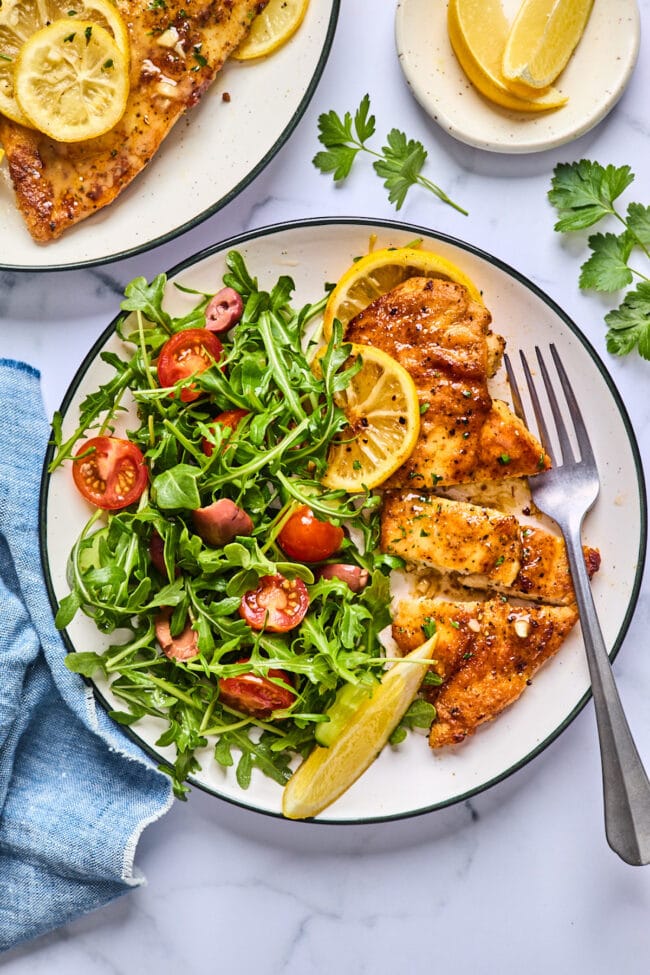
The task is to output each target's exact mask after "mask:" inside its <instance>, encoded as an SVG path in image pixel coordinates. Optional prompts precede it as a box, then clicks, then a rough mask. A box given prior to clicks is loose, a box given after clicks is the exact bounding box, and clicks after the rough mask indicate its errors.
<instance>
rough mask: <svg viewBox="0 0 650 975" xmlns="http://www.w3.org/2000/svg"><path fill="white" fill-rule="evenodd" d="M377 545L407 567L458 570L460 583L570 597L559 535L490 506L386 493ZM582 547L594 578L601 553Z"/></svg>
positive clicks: (558, 600)
mask: <svg viewBox="0 0 650 975" xmlns="http://www.w3.org/2000/svg"><path fill="white" fill-rule="evenodd" d="M380 545H381V550H382V552H386V553H388V554H390V555H397V556H399V558H401V559H404V561H405V562H406V564H407V566H408V567H409V568H413V569H416V570H423V569H424V570H431V569H433V570H435V571H436V572H441V573H455V574H457V575H458V576H459V581H460V582H461V583H462V584H463V585H465V586H471V587H473V588H479V589H492V590H495V591H497V592H503V593H507V594H508V595H510V596H518V597H521V598H527V599H535V600H540V601H543V602H546V603H551V604H564V605H566V604H568V603H571V602H573V601H574V599H575V596H574V592H573V585H572V583H571V573H570V570H569V563H568V560H567V555H566V546H565V544H564V540H563V539H562V538H561V537H560V536H559V535H554V534H551V532H548V531H545V530H544V529H543V528H541V527H538V526H535V525H530V524H521V523H520V522H519V521H518V520H517V519H516V518H515V517H514V515H511V514H504V513H502V512H501V511H497V510H495V509H494V508H489V507H484V506H480V505H475V504H469V503H467V502H464V501H454V500H450V499H448V498H442V497H438V496H436V495H434V494H422V493H420V492H417V491H387V492H386V493H385V495H384V498H383V505H382V513H381V542H380ZM584 552H585V561H586V564H587V568H588V570H589V575H590V578H591V576H593V574H594V572H596V571H597V569H598V567H599V565H600V555H599V553H598V551H597V550H596V549H592V548H587V547H585V549H584Z"/></svg>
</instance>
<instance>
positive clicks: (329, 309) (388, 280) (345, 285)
mask: <svg viewBox="0 0 650 975" xmlns="http://www.w3.org/2000/svg"><path fill="white" fill-rule="evenodd" d="M412 277H426V278H443V279H444V280H445V281H455V282H456V283H457V284H463V285H464V286H465V287H466V288H467V290H468V291H469V293H470V294H471V296H472V298H473V299H474V300H475V301H479V302H481V303H482V298H481V294H480V291H479V290H478V288H477V287H476V285H475V284H474V282H473V281H472V280H471V279H470V278H469V277H468V276H467V275H466V274H465V273H464V272H463V271H461V269H460V268H459V267H456V265H455V264H453V263H452V262H451V261H449V260H447V258H446V257H442V255H441V254H436V253H435V252H434V251H428V250H424V249H423V248H422V249H421V248H419V247H385V248H382V249H381V250H377V251H372V252H371V253H370V254H366V255H365V257H362V258H360V259H359V260H358V261H356V262H355V263H354V264H352V266H351V267H349V268H348V270H347V271H346V272H345V274H344V275H343V276H342V277H341V279H340V280H339V282H338V283H337V285H336V287H335V288H334V290H333V291H332V293H331V295H330V296H329V299H328V302H327V305H326V306H325V312H324V314H323V334H324V335H325V338H329V337H330V335H331V334H332V322H333V321H334V319H335V318H338V319H339V321H340V322H341V324H342V325H343V332H344V333H345V329H346V327H347V325H348V322H350V321H351V320H352V319H353V318H354V316H355V315H358V314H359V312H361V311H363V309H364V308H367V307H368V305H369V304H370V303H371V302H372V301H374V300H375V298H379V297H380V296H381V295H385V294H386V293H387V292H388V291H391V290H392V288H395V287H397V285H398V284H401V283H402V281H406V279H407V278H412Z"/></svg>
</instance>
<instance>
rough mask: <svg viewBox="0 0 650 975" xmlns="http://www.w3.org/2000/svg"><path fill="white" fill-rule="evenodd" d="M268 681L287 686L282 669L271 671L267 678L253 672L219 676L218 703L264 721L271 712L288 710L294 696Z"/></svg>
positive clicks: (285, 689)
mask: <svg viewBox="0 0 650 975" xmlns="http://www.w3.org/2000/svg"><path fill="white" fill-rule="evenodd" d="M239 663H248V660H240V661H239ZM270 678H275V679H276V680H281V681H283V682H284V683H285V684H290V683H291V679H290V677H289V675H288V674H287V673H285V671H284V670H275V669H271V670H269V671H268V677H262V676H260V675H259V674H253V673H245V674H239V676H238V677H221V678H220V680H219V700H220V701H221V702H222V703H223V704H226V705H228V707H231V708H234V709H235V711H243V713H244V714H250V715H252V716H253V717H255V718H268V717H269V715H270V714H272V712H273V711H279V710H281V709H284V708H290V707H291V705H292V704H293V702H294V701H295V699H296V695H295V693H294V692H293V691H290V690H289V688H287V687H280V685H279V684H274V683H273V680H271V679H270Z"/></svg>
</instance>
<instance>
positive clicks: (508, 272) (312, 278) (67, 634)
mask: <svg viewBox="0 0 650 975" xmlns="http://www.w3.org/2000/svg"><path fill="white" fill-rule="evenodd" d="M416 238H420V239H421V241H422V246H423V247H426V248H428V249H430V250H433V251H436V252H437V253H438V254H440V255H442V256H443V257H445V258H447V259H448V260H450V261H452V262H453V263H454V264H456V265H457V266H458V267H460V268H461V269H462V270H463V271H464V272H465V274H467V275H468V276H469V277H470V278H471V279H472V281H473V282H474V283H475V284H476V286H477V287H478V289H479V290H480V292H481V293H482V295H483V298H484V301H485V304H486V306H487V307H488V309H489V310H490V312H491V315H492V321H493V326H492V327H493V328H494V329H495V331H497V332H498V333H500V334H501V335H503V336H504V337H505V339H506V342H507V347H508V348H509V350H510V351H513V350H515V349H517V348H520V349H522V350H524V351H525V352H527V353H529V352H531V351H532V350H533V349H534V346H535V345H537V344H542V345H543V344H546V343H547V342H553V343H554V344H555V345H556V347H557V349H558V351H559V353H560V355H561V357H562V359H563V361H564V365H565V367H566V369H567V372H568V374H569V376H570V378H571V380H572V382H573V384H574V386H575V390H576V395H577V397H578V399H579V401H580V403H581V406H582V409H583V412H584V415H585V421H586V424H587V427H588V430H589V432H590V435H591V437H592V440H593V446H594V451H595V455H596V458H597V462H598V468H599V472H600V478H601V493H600V497H599V499H598V501H597V503H596V505H595V507H594V508H593V510H592V511H591V512H590V514H589V515H588V517H587V519H586V521H585V529H584V531H585V535H584V538H585V542H586V543H588V544H590V545H593V546H595V547H597V548H599V550H600V552H601V556H602V566H601V569H600V571H599V572H598V573H597V575H596V576H595V577H594V580H593V592H594V598H595V602H596V606H597V609H598V611H599V616H600V620H601V623H602V627H603V631H604V636H605V641H606V645H607V647H608V649H609V652H610V654H611V656H612V658H613V657H614V656H615V655H616V654H617V653H618V651H619V649H620V647H621V644H622V641H623V638H624V636H625V633H626V631H627V628H628V626H629V623H630V620H631V618H632V614H633V612H634V608H635V605H636V601H637V597H638V594H639V587H640V583H641V577H642V572H643V565H644V560H645V553H646V530H647V511H646V501H645V488H644V477H643V471H642V466H641V461H640V457H639V451H638V447H637V443H636V440H635V436H634V433H633V431H632V428H631V425H630V421H629V418H628V415H627V412H626V410H625V407H624V405H623V402H622V400H621V398H620V396H619V394H618V392H617V390H616V387H615V386H614V384H613V382H612V380H611V378H610V377H609V375H608V373H607V370H606V368H605V366H604V365H603V363H602V361H601V360H600V359H599V357H598V355H597V354H596V352H595V350H594V349H593V348H592V346H591V345H590V344H589V342H588V340H587V339H586V337H585V336H584V335H583V334H582V333H581V331H580V330H579V329H578V327H577V326H576V325H575V324H574V323H573V322H572V321H571V320H570V319H569V318H568V316H567V315H566V314H565V313H564V312H563V311H562V309H561V308H560V307H558V305H557V304H556V303H555V302H554V301H553V300H552V298H550V297H549V296H548V295H546V294H545V293H544V292H542V291H541V290H540V289H539V288H538V287H537V286H536V285H535V284H533V283H532V282H531V281H529V280H527V279H526V278H525V277H524V276H523V275H521V274H519V273H518V272H517V271H516V270H515V269H513V268H512V267H509V266H508V265H506V264H504V263H503V262H502V261H500V260H499V259H498V258H496V257H494V256H491V255H490V254H487V253H485V252H484V251H481V250H479V249H477V248H475V247H473V246H472V245H471V244H468V243H464V242H462V241H459V240H456V239H454V238H451V237H448V236H444V235H442V234H437V233H434V232H432V231H430V230H427V229H426V228H422V227H417V226H412V225H409V224H404V223H397V222H394V221H377V220H374V221H373V220H365V219H352V218H327V219H326V218H323V219H315V220H306V221H300V222H295V223H287V224H279V225H275V226H272V227H266V228H263V229H260V230H256V231H254V232H251V233H248V234H245V235H242V236H239V237H236V238H233V239H231V240H228V241H225V242H222V243H220V244H217V245H215V246H213V247H211V248H210V249H209V250H206V251H203V252H202V253H200V254H198V255H196V256H194V257H192V258H190V259H188V260H186V261H184V262H183V263H182V264H179V265H177V266H176V267H175V268H173V269H172V270H171V271H170V272H169V273H168V285H167V291H166V298H165V303H166V307H167V309H168V310H169V311H170V312H171V313H172V314H174V315H181V314H183V313H185V312H186V311H188V310H189V307H190V303H192V302H193V301H194V298H193V296H192V295H191V294H188V292H187V291H186V290H179V289H177V288H175V287H174V285H175V284H180V285H182V286H183V289H188V288H189V289H196V290H198V291H206V292H214V291H216V290H218V288H219V287H220V284H221V279H222V275H223V273H224V269H225V257H226V255H227V253H228V252H229V251H230V250H232V249H237V250H239V251H240V252H241V253H242V254H243V255H244V257H245V260H246V262H247V265H248V267H249V269H250V270H251V272H252V273H253V274H254V275H257V276H258V277H259V279H260V286H261V287H263V288H265V287H270V286H272V284H273V283H274V282H275V281H276V280H277V278H278V277H279V276H280V275H282V274H289V275H291V277H292V278H293V279H294V282H295V286H296V291H295V296H294V302H293V303H294V306H295V307H300V305H301V304H303V303H307V302H310V301H314V300H316V299H317V298H319V297H320V296H321V295H322V294H323V286H324V283H325V282H328V281H335V280H337V279H338V278H340V277H341V275H342V274H343V272H344V271H345V270H346V269H347V268H348V267H349V266H350V264H351V263H352V262H353V261H354V259H355V258H357V257H358V256H360V255H362V254H364V253H366V252H367V251H368V250H369V248H370V247H371V246H374V247H376V248H379V247H398V246H401V245H405V244H408V243H411V242H412V241H413V240H414V239H416ZM118 348H119V340H118V339H117V337H116V335H115V322H112V323H111V324H110V325H108V327H107V328H106V330H105V332H104V334H103V335H102V336H101V337H100V338H99V340H98V342H97V343H96V345H95V346H94V347H93V348H92V349H91V350H90V352H89V353H88V355H87V356H86V358H85V360H84V361H83V363H82V365H81V366H80V368H79V370H78V372H77V374H76V376H75V378H74V379H73V381H72V383H71V385H70V388H69V390H68V392H67V394H66V396H65V398H64V401H63V403H62V406H61V413H62V417H63V432H64V435H65V434H68V435H69V434H70V433H72V432H73V431H74V429H75V428H76V425H77V419H78V412H79V406H80V403H81V401H82V400H83V398H84V397H85V396H86V395H87V394H88V393H89V392H91V391H92V390H94V389H96V388H97V386H98V385H99V384H100V383H101V382H103V381H105V379H106V378H107V376H108V375H110V372H111V371H110V369H109V367H108V366H107V365H106V363H105V362H104V361H103V360H102V358H101V353H102V352H103V351H116V350H117V349H118ZM504 388H505V386H504ZM501 394H503V395H507V391H506V392H505V393H503V390H502V391H501V392H500V393H499V395H501ZM49 459H51V454H50V456H49V457H48V460H49ZM46 466H47V465H46ZM40 503H41V547H42V555H43V565H44V567H45V572H46V579H47V585H48V589H49V594H50V598H51V602H52V605H53V607H56V606H57V605H58V603H59V602H60V600H61V599H62V598H64V597H65V595H66V594H67V593H68V585H67V582H66V566H67V561H68V555H69V548H70V540H71V539H72V538H74V537H76V535H77V534H78V533H79V531H80V530H81V528H82V526H83V525H84V524H85V522H86V521H87V518H88V515H89V509H88V506H87V504H86V503H85V502H84V501H83V499H82V498H81V497H80V496H79V495H78V494H77V492H76V490H75V488H74V486H73V483H72V477H71V474H70V469H69V466H67V465H66V466H63V467H60V468H58V469H57V470H56V471H55V472H54V473H53V474H47V473H46V474H44V476H43V481H42V488H41V499H40ZM63 638H64V641H65V644H66V647H67V649H68V651H70V652H74V651H76V650H85V651H87V650H93V649H95V650H101V648H102V647H103V646H105V645H106V640H107V638H106V637H105V636H102V635H101V634H100V633H99V632H98V631H97V630H96V628H95V626H94V624H93V623H92V622H91V621H90V620H89V619H87V618H86V617H84V616H83V615H82V614H77V616H76V617H75V619H74V620H73V622H72V623H71V624H70V625H69V626H68V628H67V630H66V631H64V633H63ZM629 652H634V648H629ZM94 687H95V694H96V697H97V699H98V701H99V703H100V706H107V707H109V708H111V707H114V706H117V705H116V702H115V701H114V700H113V699H112V697H111V692H110V690H109V688H108V687H107V686H106V684H105V683H104V682H102V681H95V682H94ZM589 696H590V683H589V675H588V670H587V665H586V660H585V656H584V648H583V645H582V638H581V635H580V630H579V626H576V627H575V628H574V629H573V630H572V632H571V633H570V635H569V636H568V638H567V639H566V640H565V642H564V644H563V645H562V647H561V649H560V651H559V652H558V653H557V655H556V656H555V657H553V658H552V659H551V660H549V661H548V662H547V663H546V664H545V665H544V666H543V667H542V669H541V670H540V671H539V672H538V673H537V674H536V675H535V677H534V679H533V681H532V684H531V686H530V687H528V688H527V689H526V691H525V692H524V694H523V695H522V696H521V698H520V699H519V700H518V701H517V702H515V703H514V704H513V705H512V706H511V707H509V708H508V709H507V710H506V711H505V712H504V713H502V714H501V715H500V716H499V717H498V718H497V719H496V720H494V721H493V722H491V723H489V724H485V725H483V726H482V727H481V728H479V730H478V731H477V733H476V734H475V735H474V736H472V737H471V738H468V739H467V740H466V741H465V742H463V743H462V744H461V745H458V746H453V747H449V748H445V749H441V750H439V751H434V752H432V751H431V750H430V749H429V747H428V743H427V740H426V737H423V736H422V735H419V734H417V733H411V734H409V736H408V737H407V739H406V741H405V742H403V743H402V744H400V745H398V746H394V747H393V746H389V747H386V748H385V749H384V751H383V752H382V753H381V755H380V756H379V758H378V759H377V760H376V761H375V762H374V763H373V764H372V765H371V767H370V768H369V769H368V771H367V772H366V773H365V774H364V775H363V776H362V777H361V778H360V779H359V780H358V781H357V782H356V783H355V784H354V785H353V786H352V787H351V788H350V789H349V790H348V791H347V792H346V793H345V794H344V795H343V796H342V797H341V798H340V799H339V800H337V801H336V802H335V803H334V804H333V805H331V806H330V807H329V808H328V809H326V810H325V811H324V812H323V813H322V814H321V815H320V816H318V817H317V819H316V821H317V822H324V823H341V824H343V823H367V822H378V821H383V820H392V819H399V818H403V817H407V816H412V815H417V814H419V813H425V812H429V811H431V810H435V809H440V808H442V807H444V806H448V805H450V804H452V803H455V802H459V801H461V800H464V799H466V798H468V797H470V796H472V795H476V794H477V793H479V792H481V791H483V790H485V789H487V788H488V787H489V786H491V785H493V784H494V783H496V782H499V781H500V780H502V779H504V778H505V777H507V776H508V775H510V774H512V773H513V772H515V771H516V770H517V769H519V768H521V767H522V766H524V765H526V764H527V763H528V762H530V761H531V760H532V759H533V758H534V757H535V756H536V755H538V754H539V753H540V752H541V751H542V750H543V749H544V748H545V747H546V746H547V745H548V744H549V743H550V742H551V741H553V740H554V739H555V738H556V737H557V736H558V735H559V734H560V733H561V732H562V731H563V730H564V729H565V728H566V727H567V726H568V725H569V724H570V722H571V721H572V720H573V718H574V717H575V716H576V715H577V714H578V713H579V711H580V710H581V709H582V707H583V706H584V705H585V703H586V702H587V700H588V699H589ZM161 731H162V725H161V724H160V723H158V722H156V721H154V720H153V719H143V720H142V721H140V722H138V723H136V724H135V725H133V726H132V727H130V728H129V729H128V732H127V733H128V734H130V735H132V736H133V737H134V738H135V740H136V741H138V742H139V743H140V744H141V745H142V747H143V748H144V749H145V750H146V751H147V752H148V753H149V754H151V755H153V756H155V757H156V758H158V759H164V760H168V759H169V757H170V753H169V751H167V750H166V749H162V748H159V747H158V746H157V745H156V741H157V739H158V737H159V735H160V733H161ZM595 733H596V731H595V728H594V734H595ZM199 758H200V762H201V766H202V767H201V772H200V773H194V774H193V775H192V776H191V778H190V784H191V785H193V786H196V787H198V788H200V789H203V790H205V791H206V792H208V793H211V794H213V795H215V796H218V797H220V798H222V799H225V800H228V801H230V802H233V803H236V804H238V805H241V806H244V807H246V808H249V809H254V810H257V811H259V812H262V813H266V814H269V815H272V816H280V815H281V797H282V789H281V787H280V786H279V785H277V784H276V783H275V782H273V781H271V780H270V779H267V778H265V777H264V776H263V775H262V774H261V773H259V772H258V771H257V770H255V771H254V773H253V778H252V782H251V785H250V787H249V788H248V789H247V790H242V789H240V787H239V786H238V784H237V781H236V777H235V774H234V772H233V770H232V769H224V768H223V767H221V766H220V765H218V764H217V763H216V762H215V761H214V760H213V758H212V755H211V747H208V748H206V749H205V750H204V751H203V752H202V753H201V754H200V756H199Z"/></svg>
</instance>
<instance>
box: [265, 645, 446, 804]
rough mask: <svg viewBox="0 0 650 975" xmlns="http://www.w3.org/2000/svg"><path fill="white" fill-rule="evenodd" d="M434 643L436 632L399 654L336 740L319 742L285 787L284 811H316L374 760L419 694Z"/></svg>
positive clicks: (340, 793)
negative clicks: (325, 744) (328, 744)
mask: <svg viewBox="0 0 650 975" xmlns="http://www.w3.org/2000/svg"><path fill="white" fill-rule="evenodd" d="M435 645H436V636H435V635H434V636H432V637H431V639H430V640H427V642H426V643H423V644H422V645H421V646H420V647H417V648H416V649H415V650H412V651H411V653H409V654H408V656H406V657H402V658H401V659H399V660H396V661H395V663H394V664H393V665H392V666H391V668H390V670H387V671H386V673H385V674H384V677H383V679H382V681H381V683H380V684H378V685H377V687H376V688H375V690H374V692H373V694H372V697H370V698H368V699H367V700H366V701H364V702H363V703H362V704H360V705H359V707H358V709H357V710H356V711H355V712H354V713H353V714H352V716H351V717H350V720H349V721H348V722H347V724H346V725H344V727H343V728H342V729H341V732H340V734H339V735H338V737H337V738H336V739H335V741H334V742H333V744H332V745H330V746H329V748H323V747H321V746H319V745H317V746H316V747H315V748H314V750H313V751H312V752H311V753H310V754H309V756H308V757H307V758H306V759H305V761H304V762H303V763H302V765H300V766H299V768H298V769H297V770H296V771H295V772H294V774H293V775H292V776H291V778H290V779H289V781H288V783H287V785H286V786H285V787H284V792H283V794H282V812H283V814H284V815H285V816H286V817H287V819H308V818H310V817H311V816H317V815H318V813H320V812H322V810H323V809H325V808H326V807H327V806H329V805H330V804H331V803H332V802H334V800H335V799H338V798H339V796H341V795H342V794H343V793H344V792H345V791H346V789H348V788H349V787H350V786H351V785H352V784H353V783H354V782H356V780H357V779H358V778H359V776H360V775H361V774H362V773H363V772H365V771H366V769H367V768H368V766H369V765H371V764H372V762H373V761H374V759H375V758H376V757H377V755H378V754H379V753H380V751H381V750H382V748H383V747H384V745H385V744H386V742H387V741H388V739H389V737H390V735H391V733H392V732H393V730H394V729H395V728H396V727H397V725H398V724H399V721H400V719H401V718H402V716H403V715H404V713H405V711H406V710H407V708H408V706H409V704H410V703H411V701H412V700H413V698H414V697H415V695H416V694H417V692H418V690H419V688H420V684H421V683H422V681H423V679H424V675H425V674H426V672H427V666H426V663H427V661H429V660H431V657H432V656H433V651H434V648H435Z"/></svg>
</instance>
